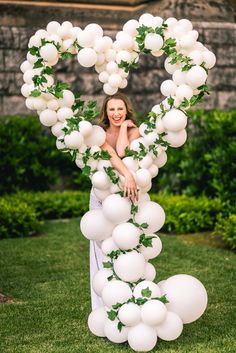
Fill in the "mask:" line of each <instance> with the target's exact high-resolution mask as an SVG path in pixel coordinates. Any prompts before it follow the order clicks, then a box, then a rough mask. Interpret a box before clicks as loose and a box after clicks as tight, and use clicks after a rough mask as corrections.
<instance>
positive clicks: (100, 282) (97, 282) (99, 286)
mask: <svg viewBox="0 0 236 353" xmlns="http://www.w3.org/2000/svg"><path fill="white" fill-rule="evenodd" d="M104 241H106V240H104ZM112 275H113V272H112V270H109V269H108V268H103V269H101V270H99V271H98V272H97V273H96V274H95V276H94V277H93V279H92V285H93V289H94V291H95V292H96V293H97V295H99V296H101V295H102V291H103V288H104V287H105V286H106V285H107V284H108V283H109V280H108V277H110V276H112Z"/></svg>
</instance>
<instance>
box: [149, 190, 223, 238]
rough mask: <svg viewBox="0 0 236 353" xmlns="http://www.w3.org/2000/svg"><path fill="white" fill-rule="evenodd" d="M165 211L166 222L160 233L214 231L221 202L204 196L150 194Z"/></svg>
mask: <svg viewBox="0 0 236 353" xmlns="http://www.w3.org/2000/svg"><path fill="white" fill-rule="evenodd" d="M151 199H152V201H155V202H158V203H159V204H160V205H161V206H162V207H163V208H164V210H165V213H166V221H165V224H164V227H163V228H162V230H161V231H163V232H166V233H176V234H178V233H194V232H199V231H206V230H212V229H214V225H215V222H216V217H217V214H218V213H219V212H220V211H221V210H222V204H221V201H220V200H218V199H212V200H211V199H208V198H207V197H205V196H202V197H199V198H195V197H188V196H186V195H172V196H171V195H164V194H151Z"/></svg>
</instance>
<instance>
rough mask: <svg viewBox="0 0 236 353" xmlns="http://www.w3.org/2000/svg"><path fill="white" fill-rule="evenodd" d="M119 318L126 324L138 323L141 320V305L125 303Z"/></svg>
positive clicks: (120, 310)
mask: <svg viewBox="0 0 236 353" xmlns="http://www.w3.org/2000/svg"><path fill="white" fill-rule="evenodd" d="M118 318H119V320H120V321H121V322H122V323H123V324H124V325H126V326H134V325H137V324H138V323H139V322H140V320H141V315H140V307H139V305H137V304H135V303H127V304H123V305H122V306H121V308H120V309H119V312H118Z"/></svg>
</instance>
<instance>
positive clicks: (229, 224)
mask: <svg viewBox="0 0 236 353" xmlns="http://www.w3.org/2000/svg"><path fill="white" fill-rule="evenodd" d="M215 231H216V234H219V235H220V236H221V237H222V238H223V239H224V241H225V242H226V244H227V245H228V246H229V247H230V248H231V249H236V214H231V215H230V216H229V217H228V218H224V217H222V216H220V217H218V220H217V223H216V226H215Z"/></svg>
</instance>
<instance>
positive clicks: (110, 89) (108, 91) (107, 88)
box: [103, 83, 118, 96]
mask: <svg viewBox="0 0 236 353" xmlns="http://www.w3.org/2000/svg"><path fill="white" fill-rule="evenodd" d="M103 91H104V92H105V93H106V94H107V95H108V96H112V95H113V94H115V93H116V92H117V91H118V89H117V87H112V86H111V85H109V83H104V85H103Z"/></svg>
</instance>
